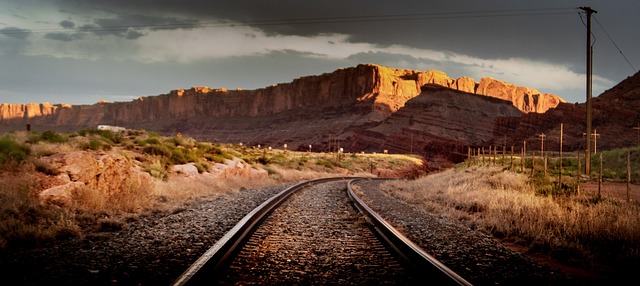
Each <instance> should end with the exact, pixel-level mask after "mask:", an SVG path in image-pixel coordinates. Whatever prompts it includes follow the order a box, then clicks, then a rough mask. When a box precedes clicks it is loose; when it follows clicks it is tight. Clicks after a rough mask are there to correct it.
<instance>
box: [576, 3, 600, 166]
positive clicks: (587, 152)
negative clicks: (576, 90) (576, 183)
mask: <svg viewBox="0 0 640 286" xmlns="http://www.w3.org/2000/svg"><path fill="white" fill-rule="evenodd" d="M580 9H581V10H584V11H585V12H587V132H586V133H587V134H591V73H592V71H593V67H592V66H591V65H592V63H593V61H592V56H593V51H592V50H591V49H592V48H593V47H592V46H591V14H593V13H598V12H597V11H595V10H593V9H591V7H580ZM585 137H586V138H587V144H586V147H585V157H584V162H585V164H584V165H585V166H584V171H585V174H587V175H589V174H590V173H591V137H590V136H589V135H587V136H585Z"/></svg>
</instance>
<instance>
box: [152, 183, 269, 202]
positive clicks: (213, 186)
mask: <svg viewBox="0 0 640 286" xmlns="http://www.w3.org/2000/svg"><path fill="white" fill-rule="evenodd" d="M275 184H277V183H276V181H274V180H273V179H270V178H264V179H248V178H242V177H231V178H226V179H218V178H214V177H213V176H209V175H201V176H196V177H181V176H173V177H171V178H170V179H169V180H167V181H155V182H154V188H153V192H152V194H151V195H152V197H153V198H154V199H155V200H156V202H160V203H162V204H160V205H156V207H158V208H174V207H179V206H180V205H181V204H183V203H185V202H189V201H190V200H193V199H197V198H202V197H208V196H212V195H219V194H225V193H229V192H236V191H240V190H244V189H254V188H260V187H265V186H271V185H275Z"/></svg>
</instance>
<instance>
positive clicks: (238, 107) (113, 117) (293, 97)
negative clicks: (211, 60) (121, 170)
mask: <svg viewBox="0 0 640 286" xmlns="http://www.w3.org/2000/svg"><path fill="white" fill-rule="evenodd" d="M423 88H424V89H423ZM561 102H564V101H563V100H562V99H560V98H559V97H556V96H554V95H548V94H539V92H538V91H536V90H535V89H530V88H526V87H519V86H516V85H513V84H508V83H504V82H500V81H498V80H494V79H490V78H483V79H482V80H481V81H480V82H479V83H478V82H476V81H475V80H474V79H471V78H468V77H462V78H458V79H452V78H450V77H449V76H447V75H446V74H445V73H444V72H441V71H434V70H430V71H415V70H403V69H393V68H388V67H382V66H377V65H358V66H357V67H353V68H346V69H339V70H336V71H334V72H332V73H326V74H322V75H317V76H306V77H301V78H298V79H296V80H294V81H293V82H291V83H285V84H278V85H273V86H269V87H266V88H261V89H256V90H226V89H211V88H208V87H193V88H191V89H188V90H183V89H179V90H173V91H171V92H170V93H168V94H164V95H159V96H147V97H141V98H139V99H137V100H134V101H131V102H117V103H104V102H102V103H97V104H94V105H77V106H71V105H62V104H56V105H52V104H48V103H45V104H25V105H14V104H1V105H0V130H5V131H6V130H15V129H24V126H25V124H27V123H29V124H31V125H32V128H33V130H47V129H53V130H77V129H80V128H96V126H97V125H98V124H107V125H115V126H123V127H127V128H133V129H138V128H142V129H147V130H156V131H160V132H164V133H175V132H181V133H182V134H184V135H185V136H190V137H193V138H197V139H201V140H212V141H217V142H228V143H238V142H243V143H245V144H247V145H257V144H261V145H263V146H267V145H271V146H274V147H277V146H282V144H283V143H287V144H288V145H289V146H291V147H290V148H293V149H296V148H299V149H304V150H306V149H307V148H308V145H310V144H311V145H313V146H314V147H313V150H318V151H320V150H329V149H330V148H332V147H335V146H336V144H337V142H340V144H341V146H345V147H348V148H351V150H350V151H360V150H361V149H366V151H376V152H380V151H382V150H381V148H386V149H389V150H390V151H392V152H410V151H411V149H412V144H411V143H410V142H411V139H410V137H411V136H413V138H414V140H416V142H418V140H419V141H420V142H422V143H419V144H418V143H417V144H416V145H415V146H413V147H414V148H413V150H415V151H416V153H419V152H423V151H425V150H427V149H429V150H436V151H437V150H439V149H438V148H445V149H447V148H449V146H466V145H480V144H486V143H487V142H490V141H491V138H492V136H493V135H494V134H493V133H495V132H496V130H501V127H500V126H496V125H495V121H496V120H498V118H507V117H509V116H511V117H513V116H515V117H518V116H520V115H521V114H522V113H536V112H544V111H547V110H549V109H550V108H554V107H556V106H557V105H558V104H559V103H561ZM407 105H409V106H407ZM505 120H506V119H505ZM507 121H508V120H507ZM512 121H513V122H512V126H514V127H513V128H516V127H515V126H517V125H518V124H519V123H518V122H520V121H517V120H512ZM505 122H506V121H505ZM502 129H504V128H502ZM438 144H441V145H438ZM436 145H437V146H441V147H437V146H436ZM296 146H298V147H296ZM442 146H445V147H442ZM434 148H435V149H434Z"/></svg>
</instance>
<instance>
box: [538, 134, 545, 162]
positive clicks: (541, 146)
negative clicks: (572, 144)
mask: <svg viewBox="0 0 640 286" xmlns="http://www.w3.org/2000/svg"><path fill="white" fill-rule="evenodd" d="M538 137H540V157H543V158H544V137H547V135H544V133H542V134H539V135H538Z"/></svg>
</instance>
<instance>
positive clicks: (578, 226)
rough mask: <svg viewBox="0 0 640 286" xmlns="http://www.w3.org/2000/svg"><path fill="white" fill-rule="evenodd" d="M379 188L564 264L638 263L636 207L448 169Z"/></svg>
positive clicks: (492, 171) (487, 172) (520, 178)
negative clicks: (545, 191)
mask: <svg viewBox="0 0 640 286" xmlns="http://www.w3.org/2000/svg"><path fill="white" fill-rule="evenodd" d="M383 186H384V189H385V191H387V192H389V193H391V194H393V195H394V196H396V197H399V198H402V199H404V200H406V201H408V202H410V203H412V204H417V205H419V206H421V207H423V208H424V209H426V210H428V211H429V212H432V213H436V214H439V215H443V216H446V217H449V218H451V219H453V220H457V221H460V222H462V223H464V224H466V225H467V226H469V227H471V228H473V229H479V230H481V231H484V232H487V233H489V234H491V235H493V236H495V237H498V238H502V239H507V240H510V241H512V242H516V243H518V244H520V245H523V246H525V247H528V249H529V251H532V252H542V253H546V254H550V255H552V256H554V257H555V258H558V259H560V260H563V261H565V262H569V263H575V264H580V265H581V266H586V267H594V265H597V264H602V263H606V264H609V265H611V264H615V265H621V267H625V266H624V265H627V266H628V265H638V262H640V205H638V203H628V202H626V201H618V200H614V199H603V200H591V199H589V198H585V197H576V196H562V197H552V196H543V195H538V194H539V192H536V190H535V187H533V186H532V184H530V183H529V178H528V177H527V176H526V175H523V174H519V173H513V172H509V171H503V170H502V169H500V168H491V167H472V168H469V169H450V170H446V171H443V172H441V173H437V174H431V175H428V176H425V177H423V178H420V179H417V180H413V181H391V182H385V183H384V184H383Z"/></svg>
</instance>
